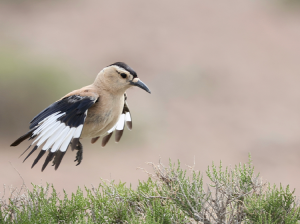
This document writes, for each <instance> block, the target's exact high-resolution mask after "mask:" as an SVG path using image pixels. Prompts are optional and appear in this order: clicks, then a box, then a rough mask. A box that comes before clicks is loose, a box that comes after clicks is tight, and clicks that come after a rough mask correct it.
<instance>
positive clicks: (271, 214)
mask: <svg viewBox="0 0 300 224" xmlns="http://www.w3.org/2000/svg"><path fill="white" fill-rule="evenodd" d="M294 192H295V190H294V191H292V192H291V191H290V189H289V186H287V187H286V189H284V188H283V187H282V186H281V185H280V188H279V189H278V188H276V186H273V187H271V186H270V185H269V186H268V189H267V191H266V192H265V194H260V195H253V196H252V197H249V198H246V200H245V207H246V209H245V210H246V213H247V218H248V219H249V220H251V221H252V222H253V223H297V220H300V207H298V205H297V202H296V198H295V196H294Z"/></svg>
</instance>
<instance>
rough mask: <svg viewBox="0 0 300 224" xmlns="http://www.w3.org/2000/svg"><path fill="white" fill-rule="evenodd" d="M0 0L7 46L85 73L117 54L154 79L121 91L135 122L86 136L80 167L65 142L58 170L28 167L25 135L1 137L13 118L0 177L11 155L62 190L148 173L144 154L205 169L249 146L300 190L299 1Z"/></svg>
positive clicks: (1, 36) (273, 174)
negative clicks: (115, 138)
mask: <svg viewBox="0 0 300 224" xmlns="http://www.w3.org/2000/svg"><path fill="white" fill-rule="evenodd" d="M0 6H1V7H0V25H1V26H0V28H1V33H0V41H1V42H2V43H5V44H6V46H9V47H10V48H22V50H23V52H26V54H28V57H33V58H34V57H39V58H45V60H47V58H50V59H51V60H53V61H56V62H57V61H59V63H61V64H64V65H65V66H67V67H68V68H69V69H70V70H71V71H76V73H75V72H74V78H76V79H80V80H82V83H83V84H89V83H90V82H92V81H93V79H94V77H95V75H96V74H97V72H98V71H99V70H100V69H101V68H103V67H104V66H106V65H108V64H111V63H113V62H115V61H125V62H127V63H128V64H129V65H130V66H131V67H133V68H134V69H135V70H136V71H137V72H138V75H139V77H140V78H141V79H142V80H143V81H144V82H145V83H147V85H148V86H149V87H150V89H151V90H152V94H151V95H149V94H146V93H145V92H142V91H141V90H138V89H132V90H130V91H129V92H128V95H129V105H130V108H131V111H132V113H133V119H134V130H133V131H131V132H129V131H127V132H126V133H125V136H124V139H122V140H121V142H120V143H119V144H114V143H112V142H111V143H110V144H109V145H108V146H107V147H105V148H101V147H100V144H99V143H98V144H95V145H91V144H90V142H89V140H84V141H83V143H84V149H85V151H84V160H83V163H82V164H81V165H80V166H78V167H75V163H74V162H73V160H74V157H75V153H74V152H68V153H67V154H66V156H65V158H64V160H63V163H62V164H61V167H60V168H59V170H58V171H54V170H53V169H52V167H48V168H47V169H46V170H45V171H44V172H43V173H41V172H40V168H41V164H38V165H37V166H36V167H35V168H34V169H30V166H31V163H32V161H33V160H34V157H32V158H29V159H28V161H26V162H25V163H22V158H20V159H19V158H18V156H19V155H20V154H21V153H22V152H23V150H24V149H25V148H26V146H27V144H22V146H19V147H17V148H9V147H8V145H9V143H10V142H11V141H13V140H14V139H15V138H17V137H18V136H19V135H21V134H23V133H24V132H26V130H27V129H26V128H27V127H19V129H18V130H15V135H14V136H9V137H8V138H6V139H2V140H1V149H2V150H1V156H0V176H1V178H0V184H6V185H14V186H18V185H20V184H21V182H22V181H21V179H20V178H19V176H18V174H17V173H16V172H15V170H14V168H13V167H15V168H16V169H17V170H18V171H19V173H20V174H21V175H22V177H23V178H24V180H25V181H26V184H27V185H30V183H31V182H32V183H35V184H39V183H45V182H48V183H53V184H54V185H55V186H56V187H57V188H58V189H60V190H61V189H63V188H64V189H66V190H67V192H71V191H75V190H76V188H77V186H81V187H82V186H84V185H86V186H90V184H94V185H97V183H99V181H100V178H103V179H115V180H116V181H119V180H121V181H124V182H127V183H132V184H133V186H136V184H137V183H138V179H142V180H145V179H146V178H147V175H146V174H145V173H143V172H142V171H141V170H137V169H136V168H137V167H144V168H148V169H149V170H151V168H150V167H147V165H146V164H145V162H148V161H153V162H156V161H158V159H159V158H160V157H161V158H162V161H163V162H165V163H166V162H167V161H168V159H169V158H171V159H172V160H173V161H176V160H177V159H180V160H181V162H182V164H188V165H191V164H192V163H193V160H194V158H195V160H196V169H198V170H200V171H205V170H206V169H207V166H208V165H210V164H211V162H212V161H215V162H219V161H220V160H222V161H223V164H224V165H235V164H238V163H239V162H246V161H247V156H248V153H251V155H252V159H253V161H254V165H255V168H256V172H260V174H261V176H262V177H263V178H264V179H265V180H268V181H270V182H271V183H276V184H279V183H282V184H284V185H287V184H290V186H291V187H292V188H296V189H297V191H296V194H297V195H299V190H298V189H300V178H299V170H300V163H299V158H300V104H299V101H300V88H299V82H300V63H299V58H300V41H299V40H300V22H299V21H300V16H299V15H300V14H299V13H296V12H295V11H293V10H291V11H290V9H286V8H282V7H280V6H278V5H268V3H267V2H265V3H262V2H261V1H250V0H249V1H243V2H240V1H232V2H230V3H228V2H226V3H225V2H218V3H216V2H215V1H201V2H199V1H189V3H186V2H183V1H178V2H176V3H173V1H164V2H161V1H151V2H150V1H148V2H139V1H133V0H130V1H110V2H107V1H105V2H104V1H85V2H82V1H65V2H63V3H61V4H56V3H51V2H44V3H37V4H24V3H16V4H6V3H4V2H1V3H0ZM78 74H80V76H79V75H78ZM41 75H42V74H41ZM0 77H1V76H0ZM79 87H80V86H76V87H75V88H79ZM15 91H17V90H15ZM20 94H21V93H20ZM43 94H47V93H39V95H43ZM39 95H37V97H39ZM50 103H51V102H49V104H50ZM2 106H8V107H9V106H10V105H2ZM40 109H41V110H42V109H43V108H40ZM37 113H38V111H37ZM34 115H35V114H32V116H31V117H24V119H26V120H28V122H29V121H30V119H31V118H32V117H33V116H34ZM23 158H24V157H23ZM9 161H10V162H11V163H12V165H13V167H12V166H11V165H10V164H9Z"/></svg>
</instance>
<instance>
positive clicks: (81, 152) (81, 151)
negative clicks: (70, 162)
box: [74, 142, 83, 166]
mask: <svg viewBox="0 0 300 224" xmlns="http://www.w3.org/2000/svg"><path fill="white" fill-rule="evenodd" d="M75 149H76V150H78V151H77V153H76V159H75V160H74V162H76V161H77V162H78V163H77V164H76V166H78V165H79V164H80V163H81V161H82V159H83V157H82V154H83V147H82V144H81V142H78V144H77V146H76V148H75Z"/></svg>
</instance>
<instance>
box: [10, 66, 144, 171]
mask: <svg viewBox="0 0 300 224" xmlns="http://www.w3.org/2000/svg"><path fill="white" fill-rule="evenodd" d="M132 86H138V87H140V88H142V89H144V90H146V91H147V92H149V93H150V90H149V89H148V88H147V87H146V85H145V84H144V83H142V82H141V81H140V80H139V79H138V78H137V75H136V73H135V72H134V71H133V70H132V69H131V68H130V67H129V66H127V65H126V64H124V63H115V64H113V65H110V66H107V67H106V68H104V69H103V70H101V71H100V73H99V74H98V75H97V77H96V79H95V81H94V83H93V84H91V85H88V86H85V87H83V88H81V89H78V90H74V91H72V92H70V93H68V94H67V95H65V96H64V97H62V98H61V99H60V100H58V101H57V102H56V103H54V104H53V106H52V105H50V106H49V108H50V109H49V108H47V109H48V111H50V112H51V111H53V115H51V113H50V112H49V113H50V115H51V116H52V117H53V116H61V117H60V118H58V119H57V120H56V121H55V118H56V117H54V118H53V120H54V121H53V122H52V120H50V119H52V118H51V116H50V115H48V114H47V110H46V112H45V111H42V112H41V113H40V114H39V115H37V118H35V119H36V120H37V121H35V119H34V120H33V121H32V122H33V123H34V122H36V124H35V123H34V126H32V129H31V130H30V132H28V133H27V134H25V135H24V136H22V137H20V138H19V139H18V140H16V141H15V142H14V143H13V144H12V146H16V145H18V144H19V143H20V142H22V141H23V140H25V139H26V138H36V137H37V140H39V138H40V140H39V141H40V142H41V143H40V145H42V144H43V142H42V140H44V139H43V137H44V138H45V139H46V140H44V141H45V142H46V141H50V143H51V140H52V141H53V139H51V138H55V137H56V136H54V137H53V135H54V133H55V130H54V129H53V128H52V126H55V128H56V126H57V130H60V131H61V132H62V133H63V134H62V135H65V136H66V137H65V138H63V137H57V141H62V147H63V146H64V147H67V146H66V144H67V143H68V142H66V141H68V140H69V139H72V136H71V135H74V136H73V137H74V138H73V141H72V149H77V150H79V151H78V153H77V156H76V160H77V161H78V164H80V162H81V159H82V145H81V143H80V142H79V138H78V137H77V135H78V133H79V132H81V133H80V138H91V139H92V140H91V142H92V143H95V142H96V141H97V140H98V139H99V137H100V136H106V137H104V138H103V141H102V146H104V145H105V144H106V143H107V141H108V140H109V138H110V136H111V134H112V131H113V130H112V129H113V128H114V127H115V126H116V124H117V122H118V120H119V118H120V115H121V114H122V112H123V113H124V109H126V111H128V112H129V110H128V107H127V105H126V102H125V91H126V90H127V89H128V88H130V87H132ZM65 101H66V102H65ZM81 101H82V102H81ZM64 102H65V104H66V106H65V105H64V104H63V103H64ZM80 103H82V104H83V105H85V104H84V103H86V104H88V105H90V106H86V107H85V106H80V105H81V104H80ZM60 104H62V106H64V107H62V106H61V105H60ZM75 104H76V105H75ZM73 105H75V106H77V107H78V109H76V108H75V109H74V108H73V110H71V109H70V110H71V112H69V110H68V108H72V106H73ZM51 106H52V107H51ZM56 108H57V109H56ZM62 108H63V109H62ZM84 110H86V111H85V117H84V120H82V122H84V123H83V127H81V126H80V124H81V123H80V122H79V123H78V122H77V121H76V119H75V118H76V113H78V112H77V111H80V112H82V113H81V114H80V116H81V117H80V119H83V118H82V116H83V115H82V114H83V113H84ZM55 111H58V112H56V114H58V115H55V113H54V112H55ZM86 112H87V113H86ZM62 113H64V114H62ZM38 116H40V117H38ZM46 116H47V117H46ZM68 116H69V118H68V119H67V117H68ZM78 116H79V115H78ZM48 117H49V118H48ZM64 117H65V118H64ZM63 118H64V119H65V120H64V119H63ZM38 119H40V120H41V121H40V122H39V123H37V122H38V121H39V120H38ZM47 119H48V120H49V122H48V123H49V125H48V126H47V124H46V122H47ZM70 121H71V123H70ZM51 122H52V123H51ZM55 122H56V123H57V125H56V123H55ZM59 122H60V123H59ZM68 122H69V123H70V124H69V123H68ZM43 123H45V127H44V129H43V127H42V124H43ZM75 123H76V125H75V126H74V125H71V124H75ZM51 125H52V126H51ZM59 125H65V126H64V127H65V128H64V127H62V130H61V129H59V127H60V126H59ZM68 125H71V126H70V128H68V127H69V126H68ZM121 126H122V125H121ZM129 126H131V121H130V125H129ZM51 128H52V129H53V131H52V132H53V133H51V130H52V129H51ZM80 128H81V129H80ZM39 129H41V131H40V132H39V133H38V130H39ZM43 130H45V131H44V132H45V133H44V132H43ZM64 130H65V131H64ZM72 130H73V131H72ZM122 133H123V130H122V131H121V134H119V136H116V140H117V141H119V139H120V138H121V136H122ZM51 134H52V135H51ZM107 134H109V135H107ZM57 135H58V136H59V133H58V134H57ZM75 135H76V136H75ZM78 136H79V135H78ZM75 137H76V138H75ZM47 138H48V139H47ZM41 139H42V140H41ZM66 139H67V140H66ZM37 142H38V141H37ZM70 142H71V140H70ZM50 143H49V145H50ZM37 144H39V142H38V143H37ZM46 144H47V143H46ZM40 145H37V147H36V146H35V148H34V149H33V150H32V151H31V152H30V154H29V155H28V156H30V155H31V153H32V152H33V151H35V150H36V148H38V147H39V146H40ZM54 145H55V141H54ZM52 147H53V146H52ZM50 149H51V148H49V154H48V157H47V158H46V161H45V163H44V165H43V168H42V170H43V169H44V168H45V167H46V166H47V164H48V163H49V162H50V161H51V160H52V159H53V158H54V159H53V162H54V164H55V168H56V169H57V168H58V166H59V164H60V161H61V159H62V157H63V155H64V153H65V151H66V149H67V148H66V149H65V148H63V149H62V148H59V147H58V149H57V151H54V152H52V149H53V148H52V149H51V151H50ZM43 150H44V151H48V149H44V148H43V149H42V151H41V152H40V154H39V156H38V157H37V159H36V160H35V161H34V164H33V166H34V165H35V164H36V163H37V162H38V160H39V159H40V158H41V157H42V156H43V154H44V153H45V152H44V151H43ZM60 150H61V151H60ZM28 156H27V157H28ZM27 157H26V158H25V159H27ZM57 157H58V159H57ZM78 164H77V165H78Z"/></svg>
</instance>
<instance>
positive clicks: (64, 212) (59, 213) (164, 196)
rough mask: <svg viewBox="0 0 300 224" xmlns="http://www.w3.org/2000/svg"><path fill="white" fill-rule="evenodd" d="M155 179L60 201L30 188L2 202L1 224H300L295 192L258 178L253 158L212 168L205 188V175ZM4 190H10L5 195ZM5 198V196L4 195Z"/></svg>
mask: <svg viewBox="0 0 300 224" xmlns="http://www.w3.org/2000/svg"><path fill="white" fill-rule="evenodd" d="M151 165H152V167H153V169H154V174H150V173H148V174H149V175H150V177H149V179H148V180H147V181H143V182H142V181H141V182H139V184H138V186H137V188H136V189H132V187H131V186H129V187H127V186H126V184H125V183H118V184H116V183H114V182H113V181H112V182H109V183H108V182H102V183H100V184H99V186H98V187H97V188H95V187H93V186H92V188H87V187H85V190H84V191H82V190H81V189H80V188H78V190H77V191H76V193H72V194H71V195H68V194H67V193H66V192H64V193H63V196H62V197H60V196H59V195H58V194H57V192H56V190H55V188H54V187H53V186H49V185H48V184H47V186H46V187H42V186H37V185H33V190H31V191H30V190H28V189H27V188H26V187H25V185H23V186H22V188H21V189H20V190H17V189H10V196H9V197H8V199H7V200H4V198H5V195H4V197H2V199H0V206H1V209H0V223H136V224H138V223H160V224H171V223H172V224H173V223H197V222H198V221H201V222H202V223H205V224H209V223H285V224H292V223H297V221H298V220H300V207H299V205H298V203H297V201H296V198H295V196H294V193H295V191H290V189H289V187H288V186H287V187H286V188H284V187H282V186H281V185H280V187H279V189H278V188H276V186H273V187H270V184H267V183H263V182H262V181H261V180H260V179H259V176H258V175H256V176H255V175H254V167H253V165H252V161H251V158H250V157H249V162H248V163H247V164H243V165H242V164H240V165H238V166H235V167H234V168H233V169H230V168H228V167H225V168H223V166H222V163H220V166H218V167H217V166H215V165H214V164H212V166H211V167H209V168H208V170H207V172H206V174H207V176H208V177H209V179H210V181H211V183H210V184H209V185H210V186H209V187H208V189H207V190H204V188H203V179H202V176H201V174H200V172H198V171H195V170H194V167H189V170H183V169H182V168H181V166H180V162H179V161H178V164H177V165H175V164H172V163H171V161H170V164H169V166H167V167H165V166H164V165H163V164H161V163H159V164H153V163H151ZM4 190H5V189H4ZM4 192H5V191H4Z"/></svg>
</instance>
